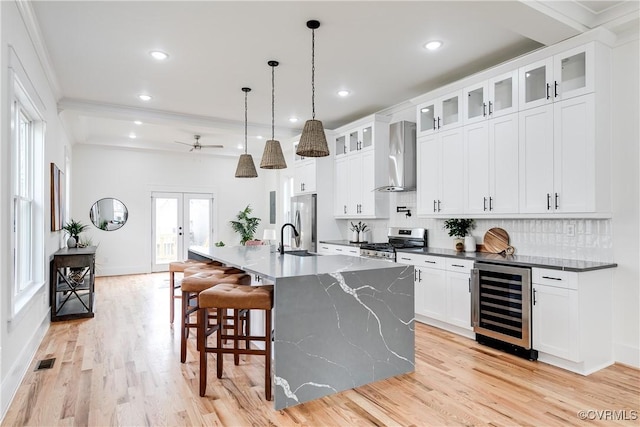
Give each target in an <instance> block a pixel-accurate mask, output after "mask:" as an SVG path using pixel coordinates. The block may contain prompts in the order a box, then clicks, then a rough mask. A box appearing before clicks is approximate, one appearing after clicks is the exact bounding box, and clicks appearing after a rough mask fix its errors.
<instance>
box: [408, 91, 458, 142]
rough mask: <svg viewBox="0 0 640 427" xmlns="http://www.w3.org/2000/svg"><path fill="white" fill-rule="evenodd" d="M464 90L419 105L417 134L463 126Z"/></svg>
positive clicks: (427, 133)
mask: <svg viewBox="0 0 640 427" xmlns="http://www.w3.org/2000/svg"><path fill="white" fill-rule="evenodd" d="M461 112H462V91H461V90H458V91H455V92H452V93H450V94H449V95H445V96H442V97H440V98H438V99H436V100H433V101H427V102H424V103H422V104H420V105H418V117H417V121H418V126H417V136H418V137H421V136H426V135H430V134H431V133H433V132H437V131H444V130H448V129H453V128H456V127H459V126H462V114H461Z"/></svg>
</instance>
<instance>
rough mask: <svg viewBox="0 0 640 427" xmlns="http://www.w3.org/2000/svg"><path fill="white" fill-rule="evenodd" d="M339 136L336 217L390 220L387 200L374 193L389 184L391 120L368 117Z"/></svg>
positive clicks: (342, 129) (382, 195) (336, 168)
mask: <svg viewBox="0 0 640 427" xmlns="http://www.w3.org/2000/svg"><path fill="white" fill-rule="evenodd" d="M337 132H338V133H337V136H336V138H335V139H334V141H335V147H336V155H335V162H336V164H335V174H336V175H335V182H336V184H335V195H334V215H335V216H336V217H338V218H386V217H388V215H389V213H388V210H389V209H388V207H389V205H388V197H385V196H386V195H385V194H383V193H379V192H376V191H373V190H374V189H375V188H378V187H382V186H384V185H387V184H388V164H387V160H388V154H389V149H388V145H389V118H387V117H382V116H377V115H373V116H369V117H365V118H364V119H362V120H359V121H357V122H355V123H353V124H351V125H347V126H344V127H342V128H340V129H338V131H337Z"/></svg>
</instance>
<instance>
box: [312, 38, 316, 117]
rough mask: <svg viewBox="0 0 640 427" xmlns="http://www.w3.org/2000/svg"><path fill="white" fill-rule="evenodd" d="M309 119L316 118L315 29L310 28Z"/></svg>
mask: <svg viewBox="0 0 640 427" xmlns="http://www.w3.org/2000/svg"><path fill="white" fill-rule="evenodd" d="M311 119H312V120H315V119H316V31H315V30H313V29H312V30H311Z"/></svg>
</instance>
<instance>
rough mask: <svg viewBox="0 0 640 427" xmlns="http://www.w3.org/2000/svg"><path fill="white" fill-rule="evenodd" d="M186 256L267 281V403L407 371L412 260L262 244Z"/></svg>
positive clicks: (291, 401) (282, 404) (295, 400)
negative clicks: (288, 250) (298, 251)
mask: <svg viewBox="0 0 640 427" xmlns="http://www.w3.org/2000/svg"><path fill="white" fill-rule="evenodd" d="M189 257H190V258H196V259H202V258H206V259H211V260H216V261H220V262H222V263H225V264H227V265H231V266H235V267H238V268H241V269H243V270H245V271H247V272H249V273H253V274H256V275H258V276H260V277H263V278H266V279H268V280H270V281H273V282H274V284H275V286H274V310H273V315H274V323H273V324H274V343H273V358H274V365H273V366H274V378H273V381H274V386H275V387H274V390H275V393H274V406H275V409H282V408H286V407H288V406H292V405H297V404H299V403H303V402H306V401H309V400H313V399H317V398H319V397H322V396H326V395H329V394H333V393H337V392H340V391H343V390H348V389H351V388H354V387H358V386H361V385H364V384H368V383H371V382H374V381H378V380H381V379H384V378H388V377H391V376H395V375H400V374H404V373H408V372H412V371H414V369H415V350H414V342H415V337H414V288H413V266H406V265H398V264H393V263H388V262H384V261H376V260H369V259H363V258H356V257H349V256H344V255H328V256H296V255H291V254H284V255H281V254H280V253H278V252H271V251H270V248H269V246H235V247H222V248H218V247H215V248H207V249H202V248H191V249H190V250H189Z"/></svg>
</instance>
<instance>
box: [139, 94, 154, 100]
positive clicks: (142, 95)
mask: <svg viewBox="0 0 640 427" xmlns="http://www.w3.org/2000/svg"><path fill="white" fill-rule="evenodd" d="M138 98H140V100H141V101H151V95H145V94H141V95H138Z"/></svg>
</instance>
